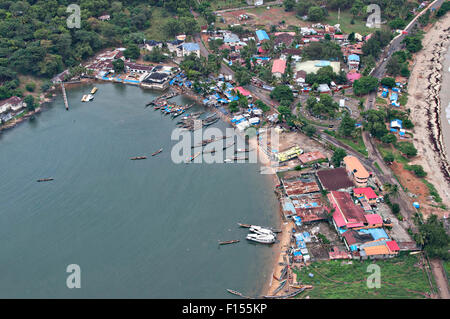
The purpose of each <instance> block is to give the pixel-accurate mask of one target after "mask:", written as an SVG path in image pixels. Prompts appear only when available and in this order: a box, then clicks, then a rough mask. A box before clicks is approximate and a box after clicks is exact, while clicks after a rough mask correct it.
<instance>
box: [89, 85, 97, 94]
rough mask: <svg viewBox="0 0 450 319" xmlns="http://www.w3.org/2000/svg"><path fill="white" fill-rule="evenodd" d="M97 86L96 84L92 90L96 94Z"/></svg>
mask: <svg viewBox="0 0 450 319" xmlns="http://www.w3.org/2000/svg"><path fill="white" fill-rule="evenodd" d="M97 90H98V89H97V88H96V87H95V86H94V88H93V89H92V90H91V94H95V92H97Z"/></svg>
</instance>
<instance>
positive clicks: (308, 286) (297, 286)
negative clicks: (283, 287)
mask: <svg viewBox="0 0 450 319" xmlns="http://www.w3.org/2000/svg"><path fill="white" fill-rule="evenodd" d="M290 286H291V287H292V288H295V289H312V287H313V286H311V285H290Z"/></svg>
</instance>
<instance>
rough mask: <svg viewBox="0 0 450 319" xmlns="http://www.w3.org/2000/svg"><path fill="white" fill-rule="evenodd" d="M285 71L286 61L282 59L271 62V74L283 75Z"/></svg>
mask: <svg viewBox="0 0 450 319" xmlns="http://www.w3.org/2000/svg"><path fill="white" fill-rule="evenodd" d="M285 70H286V61H285V60H282V59H276V60H273V65H272V73H284V71H285Z"/></svg>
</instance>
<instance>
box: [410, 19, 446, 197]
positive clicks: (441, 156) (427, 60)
mask: <svg viewBox="0 0 450 319" xmlns="http://www.w3.org/2000/svg"><path fill="white" fill-rule="evenodd" d="M422 43H423V49H422V50H421V51H420V52H418V53H417V54H416V56H415V57H414V67H413V69H412V72H411V76H410V80H409V83H408V94H409V99H408V103H407V105H406V108H407V109H408V108H409V109H411V119H412V121H413V122H414V124H415V127H414V130H413V132H414V144H415V147H416V148H417V151H418V156H417V158H416V159H414V160H413V161H412V163H411V164H420V165H422V166H423V167H424V170H425V171H426V172H427V173H428V175H427V179H429V180H430V181H431V183H432V184H433V185H435V186H436V188H437V191H438V193H439V195H440V197H441V198H442V203H443V204H445V205H446V206H449V205H450V164H449V163H450V161H449V154H448V151H449V150H448V149H446V147H445V143H444V140H443V136H444V135H448V134H450V133H448V132H446V130H447V129H448V126H443V125H442V122H441V116H442V114H441V112H443V111H444V109H443V107H442V105H441V104H442V103H441V99H442V96H440V93H441V89H442V78H443V72H445V70H444V69H443V64H444V61H443V60H444V57H445V55H446V53H447V50H448V48H449V45H450V15H449V14H447V15H446V16H444V17H442V18H441V19H440V20H438V21H437V22H436V23H435V24H434V25H433V27H432V28H431V29H430V30H429V31H428V32H427V33H426V34H425V36H424V38H423V40H422ZM444 108H445V106H444ZM424 119H426V121H424ZM443 182H444V183H443ZM445 182H446V183H445Z"/></svg>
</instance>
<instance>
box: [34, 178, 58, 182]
mask: <svg viewBox="0 0 450 319" xmlns="http://www.w3.org/2000/svg"><path fill="white" fill-rule="evenodd" d="M52 180H54V178H41V179H38V180H37V182H38V183H40V182H50V181H52Z"/></svg>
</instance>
